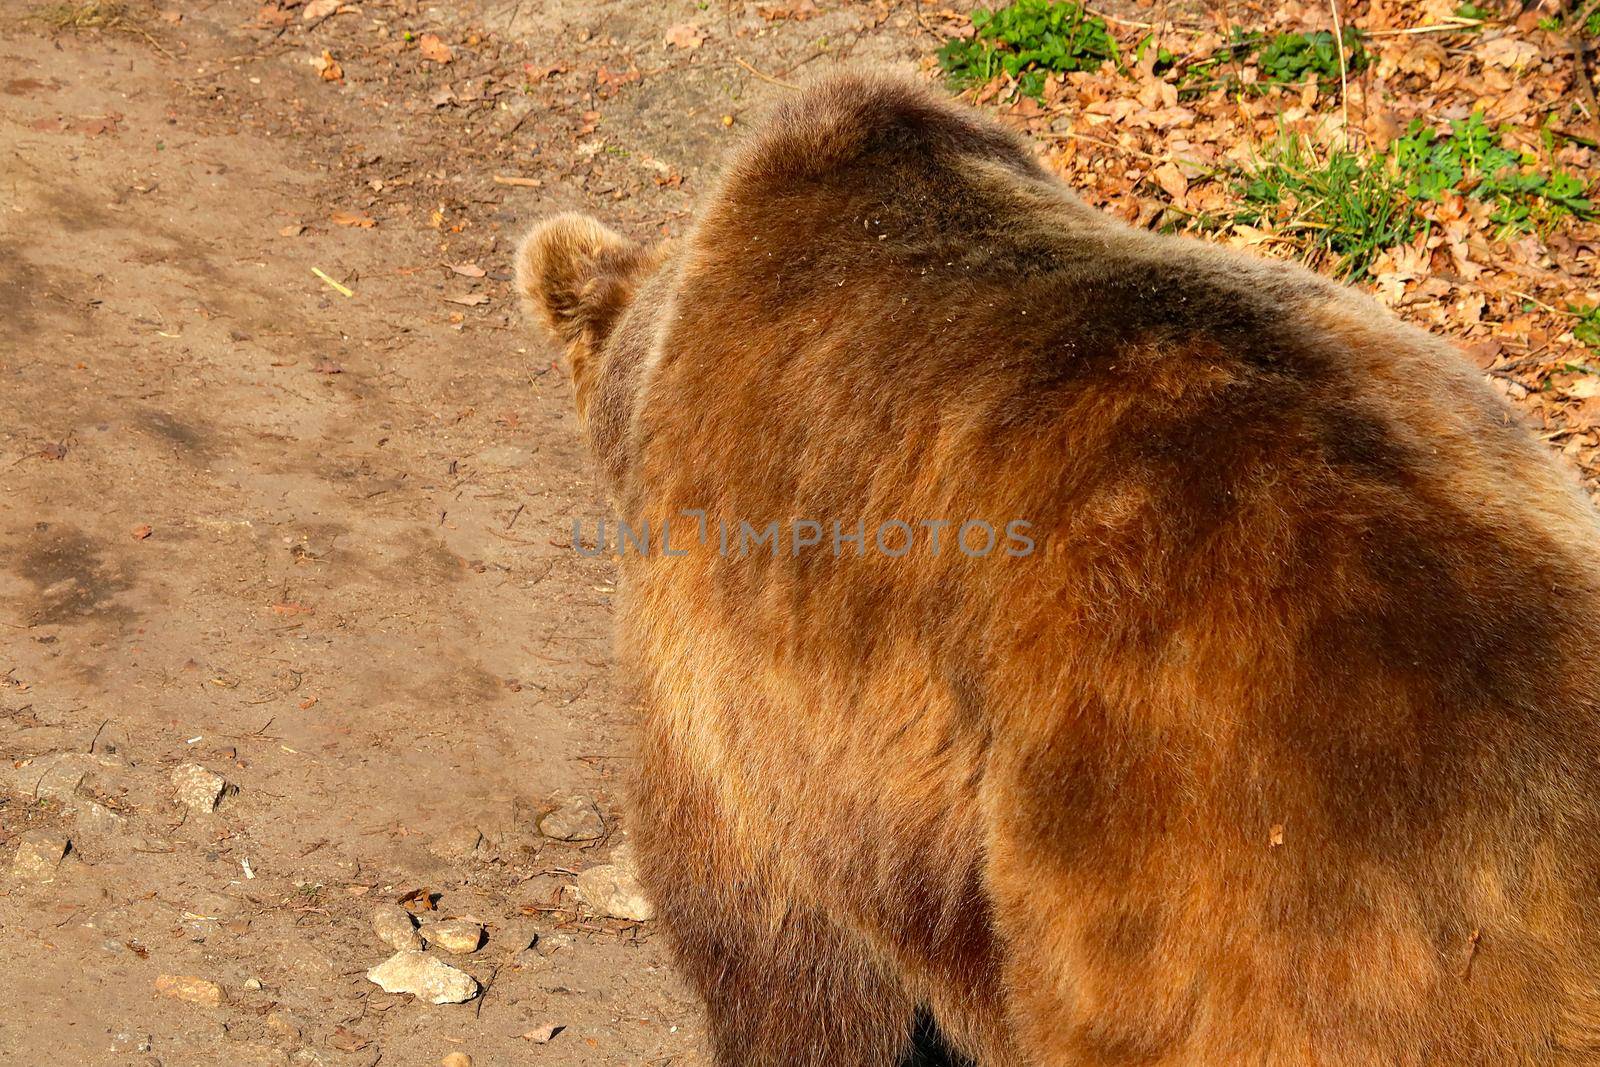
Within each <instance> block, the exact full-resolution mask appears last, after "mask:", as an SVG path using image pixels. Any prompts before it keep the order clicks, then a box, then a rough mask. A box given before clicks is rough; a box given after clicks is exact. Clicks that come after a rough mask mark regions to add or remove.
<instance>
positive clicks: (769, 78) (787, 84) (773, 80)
mask: <svg viewBox="0 0 1600 1067" xmlns="http://www.w3.org/2000/svg"><path fill="white" fill-rule="evenodd" d="M733 61H734V62H735V63H737V64H739V66H741V67H743V68H744V69H745V70H748V71H749V72H750V73H751V74H754V75H755V76H756V77H758V78H760V79H761V80H762V81H764V82H771V83H772V84H773V85H780V86H782V87H783V88H785V89H798V88H800V87H799V86H798V85H796V84H795V83H794V82H786V81H784V80H783V79H782V78H774V77H773V76H772V75H770V74H763V73H762V72H761V71H759V70H757V69H756V68H754V67H752V66H751V65H750V64H748V63H746V62H745V61H744V60H742V59H740V58H739V57H738V56H734V57H733Z"/></svg>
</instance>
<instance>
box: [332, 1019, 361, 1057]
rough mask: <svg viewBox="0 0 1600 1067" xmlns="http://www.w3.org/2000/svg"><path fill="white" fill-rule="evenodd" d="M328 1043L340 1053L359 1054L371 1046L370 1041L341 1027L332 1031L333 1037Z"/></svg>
mask: <svg viewBox="0 0 1600 1067" xmlns="http://www.w3.org/2000/svg"><path fill="white" fill-rule="evenodd" d="M328 1043H329V1044H331V1045H332V1046H333V1047H334V1048H336V1049H338V1050H339V1051H340V1052H359V1051H361V1050H362V1049H364V1048H366V1047H367V1046H368V1045H370V1044H372V1039H371V1038H367V1037H362V1036H361V1035H360V1034H358V1033H356V1032H355V1031H354V1030H351V1029H349V1028H348V1027H345V1026H342V1025H341V1026H339V1027H336V1028H335V1029H334V1031H333V1037H332V1038H331V1039H330V1040H329V1042H328Z"/></svg>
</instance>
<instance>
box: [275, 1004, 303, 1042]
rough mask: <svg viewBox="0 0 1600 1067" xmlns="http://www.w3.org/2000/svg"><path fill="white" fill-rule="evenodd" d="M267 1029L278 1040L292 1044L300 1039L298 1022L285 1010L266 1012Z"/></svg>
mask: <svg viewBox="0 0 1600 1067" xmlns="http://www.w3.org/2000/svg"><path fill="white" fill-rule="evenodd" d="M267 1029H268V1030H271V1031H272V1032H273V1034H275V1035H276V1036H277V1037H278V1039H279V1040H281V1041H283V1042H285V1043H286V1044H293V1043H296V1042H298V1041H299V1040H300V1023H299V1022H298V1021H296V1019H295V1017H294V1016H292V1015H290V1014H289V1013H287V1012H283V1011H269V1012H268V1013H267Z"/></svg>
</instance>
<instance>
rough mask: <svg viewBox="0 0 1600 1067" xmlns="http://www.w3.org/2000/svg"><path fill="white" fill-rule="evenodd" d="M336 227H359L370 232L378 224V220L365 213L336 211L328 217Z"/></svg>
mask: <svg viewBox="0 0 1600 1067" xmlns="http://www.w3.org/2000/svg"><path fill="white" fill-rule="evenodd" d="M328 218H329V219H331V220H333V223H334V225H336V226H359V227H361V228H362V229H363V230H370V229H372V228H373V227H374V226H376V225H377V224H378V222H377V220H376V219H374V218H373V217H372V216H371V215H368V214H367V213H366V212H365V211H335V212H334V213H333V214H332V215H329V216H328Z"/></svg>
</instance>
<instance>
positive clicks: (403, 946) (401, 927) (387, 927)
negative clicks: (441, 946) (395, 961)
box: [372, 904, 422, 952]
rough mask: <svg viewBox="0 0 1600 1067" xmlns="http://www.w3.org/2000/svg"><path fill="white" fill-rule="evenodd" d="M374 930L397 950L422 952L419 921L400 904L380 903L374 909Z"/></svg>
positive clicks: (379, 938)
mask: <svg viewBox="0 0 1600 1067" xmlns="http://www.w3.org/2000/svg"><path fill="white" fill-rule="evenodd" d="M372 932H373V933H375V934H377V935H378V940H379V941H382V942H383V943H384V944H385V945H388V946H389V947H390V948H392V949H394V950H395V951H396V952H421V951H422V935H421V934H419V933H417V921H416V920H415V919H413V918H412V917H411V913H410V912H409V911H407V910H406V909H404V908H402V907H401V906H400V905H398V904H380V905H378V906H377V907H376V908H374V909H373V911H372Z"/></svg>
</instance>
